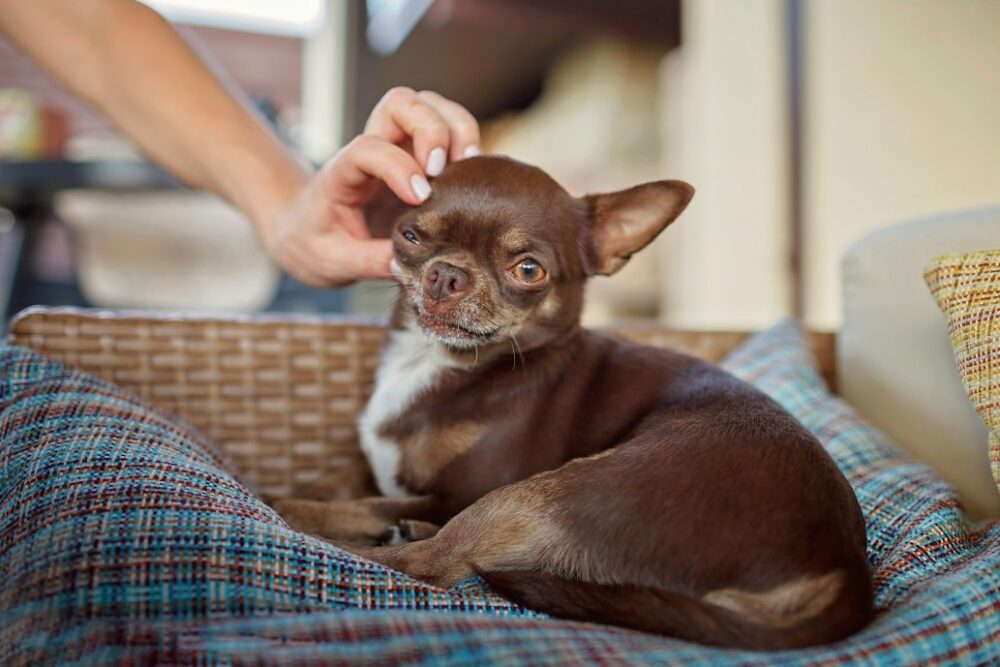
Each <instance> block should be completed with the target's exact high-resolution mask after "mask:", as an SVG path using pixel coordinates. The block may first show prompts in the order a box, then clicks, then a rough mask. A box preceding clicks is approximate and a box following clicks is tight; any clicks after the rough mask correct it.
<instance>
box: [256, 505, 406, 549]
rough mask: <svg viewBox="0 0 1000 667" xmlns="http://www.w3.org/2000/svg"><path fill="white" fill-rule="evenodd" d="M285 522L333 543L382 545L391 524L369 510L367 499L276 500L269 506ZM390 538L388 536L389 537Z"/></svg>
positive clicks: (298, 529) (391, 526) (371, 506)
mask: <svg viewBox="0 0 1000 667" xmlns="http://www.w3.org/2000/svg"><path fill="white" fill-rule="evenodd" d="M272 507H274V509H275V510H276V511H277V512H278V514H280V515H281V517H282V518H283V519H284V520H285V521H286V522H287V523H288V525H289V526H290V527H291V528H292V529H294V530H297V531H299V532H303V533H310V534H312V535H316V536H318V537H322V538H323V539H325V540H329V541H330V542H333V543H335V544H355V545H363V546H373V545H377V544H383V543H384V542H385V539H386V537H387V536H388V533H389V530H390V529H391V528H394V527H395V524H394V523H393V522H392V521H391V520H389V519H387V518H385V517H383V516H379V515H378V514H377V513H376V512H374V511H373V505H372V503H371V502H370V499H369V500H331V501H328V502H323V501H319V500H304V499H301V498H292V499H287V500H277V501H275V502H274V504H273V505H272ZM390 537H391V536H390Z"/></svg>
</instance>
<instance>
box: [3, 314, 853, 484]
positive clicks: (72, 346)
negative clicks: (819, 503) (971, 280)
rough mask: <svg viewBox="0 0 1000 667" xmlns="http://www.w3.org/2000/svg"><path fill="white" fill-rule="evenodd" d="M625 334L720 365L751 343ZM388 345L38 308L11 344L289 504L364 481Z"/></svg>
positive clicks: (307, 325) (300, 324) (232, 323)
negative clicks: (195, 444)
mask: <svg viewBox="0 0 1000 667" xmlns="http://www.w3.org/2000/svg"><path fill="white" fill-rule="evenodd" d="M620 332H621V333H623V334H624V335H626V336H628V337H630V338H634V339H636V340H639V341H641V342H644V343H647V344H651V345H661V346H668V347H672V348H674V349H678V350H683V351H686V352H689V353H690V354H694V355H696V356H700V357H702V358H706V359H709V360H711V361H717V360H719V359H721V358H722V357H723V356H724V355H725V353H726V352H728V351H729V350H730V349H731V348H732V347H733V346H735V345H736V344H738V343H739V342H740V341H741V340H743V339H744V338H746V336H747V335H748V334H744V333H699V332H678V331H670V330H666V329H662V328H655V327H653V328H630V329H621V330H620ZM382 338H383V329H382V328H381V327H380V326H378V325H377V324H371V323H363V322H359V321H356V320H355V321H350V320H344V319H329V318H327V319H319V318H313V319H305V318H294V317H291V316H282V317H280V318H276V317H273V316H253V317H240V318H237V317H208V316H202V315H195V316H182V315H167V314H159V313H158V314H149V313H138V314H136V313H113V312H106V311H90V310H79V309H69V308H33V309H29V310H28V311H25V312H24V313H21V314H20V315H19V316H18V317H17V318H15V320H14V321H13V323H12V324H11V331H10V337H9V340H10V342H11V343H12V344H15V345H22V346H26V347H31V348H33V349H35V350H38V351H40V352H43V353H45V354H47V355H49V356H51V357H53V358H56V359H59V360H61V361H63V362H65V363H67V364H69V365H71V366H74V367H76V368H79V369H82V370H84V371H87V372H90V373H93V374H95V375H97V376H100V377H102V378H104V379H106V380H108V381H110V382H112V383H114V384H116V385H118V386H120V387H123V388H125V389H129V390H131V391H134V392H136V393H138V394H139V395H141V396H142V397H144V398H146V399H147V400H149V401H150V402H152V403H154V404H155V405H157V406H159V407H161V408H162V409H164V410H166V411H168V412H170V413H172V414H175V415H178V416H180V417H182V418H184V419H185V420H187V421H188V422H190V423H191V424H193V425H194V426H196V427H198V428H199V429H200V430H201V431H202V432H204V433H205V434H206V435H207V436H208V437H209V438H210V439H212V440H213V441H214V442H215V443H217V444H218V445H219V446H220V447H221V448H222V449H223V450H224V451H225V452H227V453H228V454H229V456H230V457H231V458H232V459H233V462H234V463H235V464H236V466H237V468H238V469H239V470H240V472H241V474H242V476H243V478H244V479H246V480H247V481H248V482H250V483H251V484H253V485H254V486H255V487H256V488H257V490H258V491H259V492H261V493H263V494H266V495H270V496H276V497H287V496H290V495H296V496H308V495H315V494H314V489H315V488H322V487H324V483H323V479H324V477H327V476H329V475H331V474H335V475H337V474H341V473H344V472H350V473H351V475H353V476H354V477H355V478H357V477H359V476H361V477H364V476H365V475H366V473H365V470H366V468H365V464H364V460H363V457H362V455H361V453H360V450H359V449H358V445H357V434H356V432H355V419H356V417H357V415H358V413H359V412H360V411H361V409H362V408H363V407H364V404H365V401H366V400H367V398H368V396H369V394H370V393H371V389H372V379H373V376H374V371H375V367H376V365H377V362H378V350H379V347H380V345H381V342H382ZM813 344H814V348H815V349H816V351H817V353H818V354H819V356H820V360H821V362H822V365H823V367H824V368H822V369H821V370H823V371H824V372H825V373H826V374H827V377H829V371H830V369H831V368H832V365H833V364H832V350H833V344H832V337H831V336H828V335H827V336H823V335H814V336H813ZM351 475H348V476H347V477H351Z"/></svg>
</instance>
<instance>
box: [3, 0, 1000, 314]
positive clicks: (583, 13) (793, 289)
mask: <svg viewBox="0 0 1000 667" xmlns="http://www.w3.org/2000/svg"><path fill="white" fill-rule="evenodd" d="M147 4H149V5H151V6H152V7H154V8H155V9H157V10H158V11H160V12H161V13H163V14H164V15H165V16H167V18H169V19H170V20H171V21H172V22H174V23H175V24H176V25H177V26H178V27H179V28H180V30H181V31H182V33H183V34H184V35H185V36H186V38H187V39H189V40H190V41H191V42H192V43H193V44H194V45H195V46H196V48H197V49H198V50H199V51H200V52H201V53H202V54H203V55H204V57H205V58H206V59H208V60H209V61H210V62H211V63H213V66H215V67H217V68H219V69H220V70H222V71H225V72H227V73H228V76H229V77H231V78H232V79H233V80H235V82H237V84H238V85H239V86H241V87H242V88H243V89H244V90H246V91H247V92H248V93H249V95H250V96H251V97H252V98H253V100H254V101H255V103H256V104H257V105H258V107H259V108H260V109H261V111H262V112H263V113H264V114H265V115H266V116H267V118H268V119H269V120H270V121H271V122H272V123H274V125H275V126H276V127H277V129H278V131H279V132H280V133H281V135H282V136H283V137H284V138H285V140H286V141H288V142H289V143H291V144H292V145H294V146H295V147H297V149H298V150H300V151H301V152H302V153H303V154H304V155H306V156H307V157H308V158H310V159H311V160H313V161H316V162H317V163H318V162H321V161H323V160H324V159H326V158H327V157H329V156H330V155H332V154H333V153H334V152H335V151H336V150H337V148H338V147H339V146H341V145H342V144H343V143H345V142H346V140H348V139H349V138H350V137H352V136H353V135H355V134H356V133H358V132H359V131H360V130H361V128H362V126H363V124H364V120H365V118H366V116H367V114H368V112H369V111H370V109H371V108H372V107H373V106H374V104H375V103H376V102H377V101H378V99H379V98H380V97H381V96H382V94H383V93H384V92H385V91H386V90H387V89H389V88H390V87H392V86H395V85H407V86H411V87H414V88H416V89H423V88H430V89H434V90H437V91H438V92H440V93H442V94H443V95H445V96H448V97H450V98H452V99H454V100H456V101H458V102H460V103H461V104H463V105H465V106H466V107H467V108H469V109H470V110H471V111H472V112H473V113H474V114H475V115H476V116H477V117H478V118H479V119H480V120H481V122H482V125H483V133H484V146H483V148H484V150H486V151H488V152H498V153H505V154H509V155H511V156H513V157H515V158H518V159H521V160H524V161H526V162H531V163H534V164H537V165H539V166H541V167H543V168H544V169H546V170H547V171H549V172H550V173H551V174H552V175H553V176H554V177H555V178H556V179H557V180H559V181H561V182H562V183H563V184H564V185H565V186H566V187H567V189H569V190H570V191H571V192H572V193H574V194H584V193H587V192H594V191H602V190H612V189H617V188H622V187H627V186H629V185H632V184H635V183H637V182H640V181H646V180H654V179H660V178H682V179H684V180H687V181H689V182H691V183H692V184H694V185H695V186H696V187H697V189H698V194H697V196H696V198H695V201H694V203H693V204H692V206H691V208H690V209H689V210H688V212H687V213H685V215H684V216H683V217H682V218H681V219H680V221H679V222H678V223H677V224H676V225H675V226H673V227H671V228H670V229H669V230H668V231H667V232H666V233H665V234H663V236H662V237H661V238H660V239H659V240H658V241H657V242H656V243H655V244H654V245H653V246H652V247H651V248H650V249H648V250H646V251H644V252H643V253H641V254H639V255H637V256H636V257H635V258H634V259H633V261H632V262H631V263H630V265H629V266H628V267H626V269H625V270H623V271H622V272H621V273H620V274H618V275H617V276H615V278H613V279H603V280H601V281H600V282H596V283H595V284H594V285H593V286H592V290H591V298H590V301H589V304H588V311H587V313H586V319H587V321H588V322H589V323H591V324H603V323H608V322H611V321H617V320H622V319H629V320H632V319H651V320H659V321H661V322H666V323H669V324H672V325H675V326H679V327H689V328H700V329H749V328H758V327H761V326H764V325H766V324H769V323H770V322H772V321H773V320H774V319H776V318H778V317H780V316H782V315H788V314H792V315H796V316H799V317H801V318H802V319H803V320H804V321H805V323H806V324H807V325H809V326H811V327H814V328H817V329H823V330H833V329H835V328H836V327H837V325H838V322H839V317H840V315H839V313H840V303H839V300H838V299H839V294H838V284H839V282H838V281H839V276H838V258H839V256H840V254H841V252H842V251H843V249H844V248H845V246H847V245H848V244H849V243H851V242H852V241H853V240H855V239H857V238H858V237H859V236H861V235H862V234H864V233H865V232H867V231H869V230H872V229H874V228H877V227H880V226H883V225H888V224H891V223H893V222H897V221H900V220H903V219H907V218H912V217H918V216H922V215H930V214H935V213H941V212H946V211H951V210H957V209H964V208H972V207H977V206H983V205H989V204H996V203H1000V122H997V119H998V118H1000V2H996V1H995V0H962V1H961V2H951V1H949V0H741V1H740V2H732V1H731V0H618V1H617V2H601V1H599V0H367V1H364V0H281V1H280V2H279V1H277V0H275V1H273V2H264V1H259V2H246V1H242V0H149V1H148V3H147ZM998 242H1000V239H998ZM885 279H886V280H893V279H894V277H893V276H891V275H887V276H886V278H885ZM386 292H387V290H380V289H375V288H373V287H372V286H371V285H364V284H362V285H357V286H354V287H352V288H349V289H346V290H332V291H321V290H312V289H308V288H306V287H304V286H302V285H300V284H298V283H296V282H295V281H293V280H291V279H290V278H288V277H287V276H284V275H282V274H281V272H280V271H279V270H278V269H277V268H276V267H275V266H274V265H273V264H272V262H270V261H269V259H268V258H267V256H266V255H265V253H264V252H263V251H262V250H261V248H260V247H259V245H258V243H257V241H256V239H255V238H254V235H253V233H252V231H251V229H250V227H249V225H248V224H246V223H245V221H243V220H242V219H241V218H240V216H239V215H238V214H236V213H235V212H233V211H232V210H231V209H230V208H228V207H227V206H226V205H224V204H223V203H221V202H219V201H218V200H216V199H214V198H213V197H210V196H208V195H205V194H202V193H196V192H191V191H188V190H185V189H183V188H181V187H180V186H178V184H177V183H175V182H174V181H173V180H172V179H170V178H169V177H168V176H166V175H165V174H163V173H162V172H160V171H159V170H158V169H156V168H155V167H153V166H151V165H150V164H148V163H146V162H145V161H143V160H142V158H141V157H140V156H139V155H138V154H137V153H136V152H135V151H134V149H133V148H132V147H131V146H130V145H129V144H128V143H127V142H126V141H124V140H123V139H122V138H121V137H120V136H118V135H117V134H116V133H115V132H114V131H113V130H112V129H111V128H110V126H109V124H108V122H107V121H106V120H105V119H104V118H102V117H101V116H100V115H98V114H97V113H96V112H94V111H93V110H92V109H90V108H88V107H86V106H85V105H83V104H82V103H80V102H79V101H78V100H76V99H74V98H72V97H71V96H69V95H68V94H66V93H64V92H62V91H61V90H60V89H59V88H58V87H57V86H56V85H55V84H54V83H53V82H52V81H51V80H50V79H49V78H48V77H47V76H46V75H45V74H43V73H42V72H41V71H40V70H39V69H38V68H37V67H36V66H35V65H34V64H33V63H32V62H31V61H30V60H28V59H27V58H25V57H23V56H21V55H20V54H19V53H18V52H17V51H15V50H14V49H13V48H12V47H11V46H10V45H9V44H7V43H5V42H2V41H0V316H2V315H3V314H6V315H9V314H10V313H13V312H16V311H17V310H19V309H20V308H23V307H25V306H27V305H30V304H36V303H44V304H53V305H54V304H69V305H91V306H100V307H115V308H141V309H150V308H152V309H169V310H209V311H220V312H251V311H261V310H276V311H284V312H335V313H336V312H341V313H343V312H355V313H367V314H381V313H384V312H385V311H386V308H387V298H386Z"/></svg>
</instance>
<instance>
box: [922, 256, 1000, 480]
mask: <svg viewBox="0 0 1000 667" xmlns="http://www.w3.org/2000/svg"><path fill="white" fill-rule="evenodd" d="M924 280H926V281H927V286H928V287H930V289H931V294H933V295H934V299H935V300H936V301H937V303H938V306H940V307H941V310H942V311H943V312H944V314H945V315H946V316H947V318H948V337H949V338H950V339H951V346H952V348H954V350H955V359H956V361H957V362H958V370H959V372H960V373H961V375H962V384H964V385H965V390H966V391H967V392H968V394H969V398H970V399H971V400H972V405H974V406H975V408H976V410H977V411H978V412H979V414H980V415H981V416H982V418H983V421H984V422H986V427H987V428H988V429H989V431H990V436H989V437H990V469H991V471H992V473H993V481H994V482H996V483H997V485H998V486H1000V250H989V251H985V252H973V253H967V254H958V255H945V256H944V257H938V258H937V259H935V260H933V261H932V262H931V263H930V264H929V265H928V267H927V271H926V272H925V273H924Z"/></svg>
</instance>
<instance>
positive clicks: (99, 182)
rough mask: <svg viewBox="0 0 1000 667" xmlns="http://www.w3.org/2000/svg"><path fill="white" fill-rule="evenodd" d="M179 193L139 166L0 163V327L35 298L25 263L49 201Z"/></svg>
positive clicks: (152, 169) (168, 180) (158, 173)
mask: <svg viewBox="0 0 1000 667" xmlns="http://www.w3.org/2000/svg"><path fill="white" fill-rule="evenodd" d="M178 187H182V186H181V184H180V183H179V182H178V181H176V180H175V179H174V178H172V177H171V176H169V175H167V174H166V173H165V172H164V171H162V170H161V169H159V168H158V167H156V166H154V165H152V164H150V163H148V162H144V161H139V160H87V161H74V160H0V208H3V209H6V210H7V211H9V212H10V214H9V215H6V214H5V216H4V220H5V223H4V225H3V226H2V227H0V262H2V263H3V266H0V324H3V323H4V322H6V319H7V318H8V317H9V316H10V315H12V314H13V313H15V312H17V311H18V310H20V309H21V308H23V307H25V306H27V305H29V304H31V303H35V302H39V301H42V299H40V298H39V294H38V292H39V285H38V281H37V279H36V276H35V273H34V270H33V267H32V265H31V264H32V262H31V258H32V256H33V251H34V249H35V247H36V241H37V240H38V233H39V230H40V229H41V226H42V224H43V223H44V222H45V221H46V220H48V219H49V218H51V217H52V213H53V201H54V199H55V196H56V195H57V194H58V193H59V192H61V191H63V190H74V189H80V188H88V189H96V190H111V191H129V190H161V189H173V188H178Z"/></svg>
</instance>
